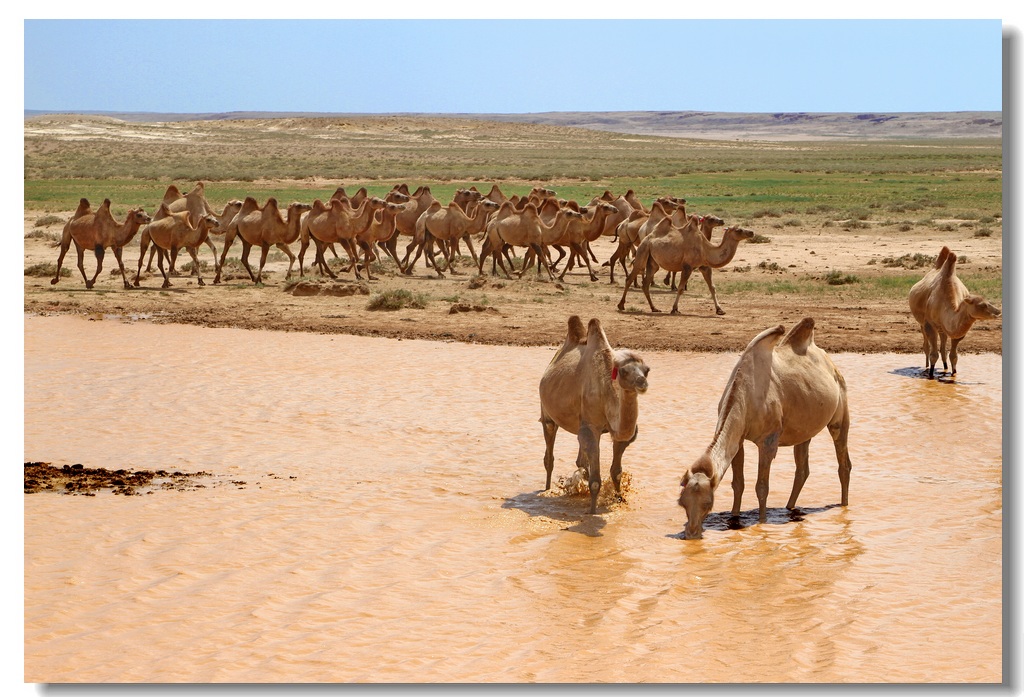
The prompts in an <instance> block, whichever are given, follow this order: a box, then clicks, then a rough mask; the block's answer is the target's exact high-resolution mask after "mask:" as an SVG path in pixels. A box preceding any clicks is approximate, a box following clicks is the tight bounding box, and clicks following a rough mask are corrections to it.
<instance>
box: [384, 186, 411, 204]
mask: <svg viewBox="0 0 1024 697" xmlns="http://www.w3.org/2000/svg"><path fill="white" fill-rule="evenodd" d="M384 199H385V200H386V201H388V202H389V203H405V202H406V201H408V200H409V194H405V193H402V192H401V191H398V190H397V189H393V190H391V191H389V192H388V195H387V196H385V197H384Z"/></svg>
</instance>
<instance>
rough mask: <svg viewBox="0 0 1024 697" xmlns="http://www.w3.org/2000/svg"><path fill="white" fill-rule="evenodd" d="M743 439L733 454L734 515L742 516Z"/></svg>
mask: <svg viewBox="0 0 1024 697" xmlns="http://www.w3.org/2000/svg"><path fill="white" fill-rule="evenodd" d="M744 483H745V482H744V481H743V441H740V449H739V450H737V451H736V454H735V455H733V456H732V517H733V518H739V517H740V502H741V501H742V500H743V485H744Z"/></svg>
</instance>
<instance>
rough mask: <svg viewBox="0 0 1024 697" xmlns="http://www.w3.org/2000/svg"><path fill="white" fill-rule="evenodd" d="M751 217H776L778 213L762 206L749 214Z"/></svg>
mask: <svg viewBox="0 0 1024 697" xmlns="http://www.w3.org/2000/svg"><path fill="white" fill-rule="evenodd" d="M750 217H751V218H778V217H780V215H779V214H778V213H776V212H775V211H773V210H768V209H767V208H762V209H761V210H757V211H754V212H753V213H751V214H750Z"/></svg>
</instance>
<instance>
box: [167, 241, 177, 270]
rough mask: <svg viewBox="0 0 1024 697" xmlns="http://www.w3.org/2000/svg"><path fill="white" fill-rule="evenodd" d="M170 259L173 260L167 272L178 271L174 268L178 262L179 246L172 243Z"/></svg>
mask: <svg viewBox="0 0 1024 697" xmlns="http://www.w3.org/2000/svg"><path fill="white" fill-rule="evenodd" d="M170 260H171V262H170V264H169V265H168V267H167V273H168V274H172V273H177V272H176V271H175V270H174V265H175V264H177V263H178V248H177V247H175V246H174V245H171V255H170Z"/></svg>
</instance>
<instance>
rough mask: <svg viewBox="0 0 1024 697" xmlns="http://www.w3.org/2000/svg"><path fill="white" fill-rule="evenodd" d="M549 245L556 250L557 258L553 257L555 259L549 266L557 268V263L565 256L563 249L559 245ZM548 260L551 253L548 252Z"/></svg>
mask: <svg viewBox="0 0 1024 697" xmlns="http://www.w3.org/2000/svg"><path fill="white" fill-rule="evenodd" d="M551 246H552V247H554V248H555V249H557V250H558V258H557V259H555V261H554V262H553V263H552V264H551V268H552V269H557V268H558V265H559V264H561V263H562V259H564V258H565V250H564V249H562V247H561V245H557V244H555V245H551ZM550 260H551V255H550V254H549V255H548V261H550Z"/></svg>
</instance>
